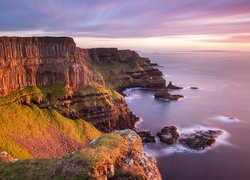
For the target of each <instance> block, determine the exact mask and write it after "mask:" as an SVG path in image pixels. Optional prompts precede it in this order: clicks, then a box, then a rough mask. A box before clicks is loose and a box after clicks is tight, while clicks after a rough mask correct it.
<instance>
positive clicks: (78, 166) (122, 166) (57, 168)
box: [0, 130, 161, 180]
mask: <svg viewBox="0 0 250 180" xmlns="http://www.w3.org/2000/svg"><path fill="white" fill-rule="evenodd" d="M0 179H142V180H147V179H148V180H149V179H155V180H160V179H161V175H160V173H159V171H158V169H157V166H156V161H155V159H154V158H152V157H150V156H148V155H147V154H145V153H144V152H143V148H142V143H141V140H140V138H139V136H138V135H137V134H136V133H135V132H133V131H131V130H122V131H118V132H114V133H111V134H106V135H103V136H100V137H98V138H97V139H96V140H94V141H93V142H91V143H90V145H89V147H88V148H86V149H83V150H81V151H78V152H76V153H70V154H69V155H67V156H66V157H64V158H58V159H44V160H39V159H35V160H29V159H27V160H23V161H17V162H12V163H0Z"/></svg>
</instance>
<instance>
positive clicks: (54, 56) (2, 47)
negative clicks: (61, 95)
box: [0, 37, 104, 95]
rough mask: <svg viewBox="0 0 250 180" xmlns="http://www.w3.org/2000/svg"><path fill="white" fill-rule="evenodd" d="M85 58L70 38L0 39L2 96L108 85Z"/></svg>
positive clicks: (0, 84)
mask: <svg viewBox="0 0 250 180" xmlns="http://www.w3.org/2000/svg"><path fill="white" fill-rule="evenodd" d="M84 54H85V52H84V50H81V49H80V48H77V47H76V45H75V43H74V41H73V39H72V38H69V37H26V38H23V37H0V95H7V94H8V93H10V92H13V91H16V90H18V89H21V88H23V87H26V86H35V85H37V86H46V85H51V84H66V85H67V86H68V87H70V88H72V89H78V88H82V87H85V86H88V85H90V84H91V82H95V83H99V84H104V81H103V79H102V76H101V75H100V74H99V73H98V72H96V71H95V70H94V69H93V68H92V67H91V66H90V65H89V63H88V62H87V61H86V59H85V58H84Z"/></svg>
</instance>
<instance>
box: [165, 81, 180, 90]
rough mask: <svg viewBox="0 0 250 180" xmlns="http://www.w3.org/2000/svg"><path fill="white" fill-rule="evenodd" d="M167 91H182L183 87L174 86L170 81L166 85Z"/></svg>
mask: <svg viewBox="0 0 250 180" xmlns="http://www.w3.org/2000/svg"><path fill="white" fill-rule="evenodd" d="M167 89H183V87H179V86H176V85H174V84H173V83H172V82H171V81H170V82H169V84H168V85H167Z"/></svg>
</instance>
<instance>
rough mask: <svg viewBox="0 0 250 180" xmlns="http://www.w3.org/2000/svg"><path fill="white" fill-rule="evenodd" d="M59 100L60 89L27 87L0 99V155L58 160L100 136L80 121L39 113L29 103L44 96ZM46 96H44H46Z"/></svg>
mask: <svg viewBox="0 0 250 180" xmlns="http://www.w3.org/2000/svg"><path fill="white" fill-rule="evenodd" d="M48 92H50V94H51V95H52V96H53V97H63V96H65V95H66V94H68V92H67V91H66V89H65V88H64V86H63V85H57V86H51V87H44V88H38V87H27V88H25V89H23V90H20V91H16V92H15V93H12V94H10V95H8V96H6V97H1V98H0V112H1V113H0V129H1V131H0V151H7V152H9V153H10V154H11V155H12V156H13V157H15V158H18V159H23V158H33V157H35V158H48V157H59V156H64V155H65V154H67V153H69V152H71V151H75V150H78V149H80V148H82V147H84V146H85V145H86V144H87V143H88V142H89V141H91V140H93V139H95V138H96V137H97V136H99V135H100V134H101V133H100V132H99V131H98V130H97V129H96V128H94V126H93V125H91V124H90V123H88V122H86V121H84V120H72V119H68V118H66V117H64V116H62V115H61V114H59V113H58V112H57V111H56V110H54V109H53V108H51V109H50V108H45V109H40V108H39V107H38V106H37V105H36V104H33V103H31V101H33V100H36V101H39V100H40V101H45V100H46V95H47V93H48ZM47 96H48V95H47Z"/></svg>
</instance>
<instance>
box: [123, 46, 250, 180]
mask: <svg viewBox="0 0 250 180" xmlns="http://www.w3.org/2000/svg"><path fill="white" fill-rule="evenodd" d="M139 54H140V55H141V56H143V57H148V58H149V59H150V60H151V61H152V62H154V63H158V64H159V67H158V68H159V69H160V70H161V71H162V72H163V74H164V78H165V79H166V83H168V82H169V81H172V82H173V83H174V84H176V85H178V86H182V87H184V88H183V89H181V90H172V91H171V94H181V95H184V98H183V99H181V100H178V101H166V100H161V99H155V98H154V91H153V90H149V89H140V88H135V89H128V90H126V91H125V94H126V95H127V96H126V98H125V99H126V102H127V103H128V105H129V107H130V109H131V110H132V111H133V112H134V113H135V114H136V115H137V116H139V117H140V119H141V120H140V122H139V123H138V124H137V125H136V126H137V128H138V129H139V130H150V131H151V132H152V133H153V134H154V135H156V133H157V132H158V131H160V130H161V128H162V127H163V126H169V125H174V126H176V127H177V128H178V131H179V133H180V134H185V133H189V132H195V131H196V130H209V129H211V130H222V131H223V134H222V135H221V136H220V137H219V138H218V139H217V141H216V143H215V144H214V145H213V146H211V147H209V148H207V149H205V150H200V151H198V150H191V149H189V148H187V147H184V146H182V145H180V144H179V143H177V144H174V145H167V144H163V143H161V142H160V141H159V139H157V142H156V143H152V144H147V145H145V146H144V150H145V151H146V152H147V153H148V154H150V155H152V156H154V157H155V158H156V160H157V163H158V167H159V170H160V173H161V175H162V178H163V179H168V180H189V179H190V180H224V179H225V180H249V179H250V53H248V52H219V51H213V52H203V51H202V52H166V53H141V52H140V53H139ZM190 87H198V88H199V89H191V88H190Z"/></svg>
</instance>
